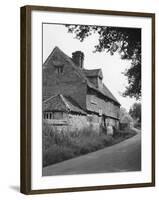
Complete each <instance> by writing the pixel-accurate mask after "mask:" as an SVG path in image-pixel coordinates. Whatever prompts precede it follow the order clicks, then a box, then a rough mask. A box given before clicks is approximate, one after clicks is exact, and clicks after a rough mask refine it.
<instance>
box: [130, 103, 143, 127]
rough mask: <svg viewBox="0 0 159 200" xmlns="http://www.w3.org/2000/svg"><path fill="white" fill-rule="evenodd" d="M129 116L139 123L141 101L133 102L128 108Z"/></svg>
mask: <svg viewBox="0 0 159 200" xmlns="http://www.w3.org/2000/svg"><path fill="white" fill-rule="evenodd" d="M129 114H130V115H131V117H132V118H133V119H135V120H137V122H139V123H141V103H134V104H133V106H132V107H131V108H130V110H129Z"/></svg>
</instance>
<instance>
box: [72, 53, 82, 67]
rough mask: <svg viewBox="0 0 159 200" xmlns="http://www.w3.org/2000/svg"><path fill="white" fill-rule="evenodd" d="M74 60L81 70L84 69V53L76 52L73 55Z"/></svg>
mask: <svg viewBox="0 0 159 200" xmlns="http://www.w3.org/2000/svg"><path fill="white" fill-rule="evenodd" d="M72 60H73V62H74V63H75V65H77V66H78V67H80V68H81V69H83V63H84V53H83V52H82V51H75V52H73V53H72Z"/></svg>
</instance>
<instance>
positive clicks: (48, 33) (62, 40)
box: [43, 24, 136, 111]
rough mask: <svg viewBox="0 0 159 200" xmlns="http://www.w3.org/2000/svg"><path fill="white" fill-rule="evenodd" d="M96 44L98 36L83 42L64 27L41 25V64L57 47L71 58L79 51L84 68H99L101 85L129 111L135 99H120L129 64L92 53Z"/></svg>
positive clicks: (115, 56) (109, 56)
mask: <svg viewBox="0 0 159 200" xmlns="http://www.w3.org/2000/svg"><path fill="white" fill-rule="evenodd" d="M97 43H98V35H97V34H93V35H92V36H90V37H88V38H86V39H85V40H84V41H83V42H80V41H79V40H78V39H75V38H74V35H73V34H71V33H68V32H67V28H66V27H65V26H64V25H60V24H59V25H58V24H43V63H44V62H45V60H46V59H47V57H48V56H49V54H50V53H51V52H52V50H53V49H54V47H56V46H58V47H59V48H60V49H61V50H62V51H63V52H64V53H65V54H67V55H68V56H70V57H72V52H75V51H77V50H80V51H82V52H83V53H84V68H85V69H96V68H101V69H102V72H103V83H104V84H105V85H106V86H107V87H108V88H109V90H110V91H111V92H112V93H113V95H114V96H115V97H116V98H117V100H118V101H119V102H120V104H121V106H122V107H124V108H126V110H127V111H129V109H130V107H131V106H132V105H133V103H135V102H136V99H134V98H129V97H122V95H121V94H122V92H123V91H124V90H125V87H126V86H127V83H128V82H127V77H126V76H124V75H123V74H122V72H124V71H125V70H126V69H128V68H129V67H130V64H131V62H130V61H128V60H122V59H120V55H119V54H118V53H116V54H115V55H113V56H111V55H110V54H109V53H106V52H102V53H101V52H100V53H99V52H96V53H93V50H94V46H95V45H96V44H97Z"/></svg>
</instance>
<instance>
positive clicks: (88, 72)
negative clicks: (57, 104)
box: [43, 47, 120, 105]
mask: <svg viewBox="0 0 159 200" xmlns="http://www.w3.org/2000/svg"><path fill="white" fill-rule="evenodd" d="M55 52H56V53H59V54H61V55H62V56H63V58H64V60H65V62H68V63H69V65H70V67H72V68H73V69H74V71H76V73H77V74H78V76H79V77H80V78H81V79H82V80H84V81H86V83H87V86H88V87H89V88H91V89H93V90H95V91H96V92H98V93H100V94H102V95H104V96H105V97H107V98H109V99H111V100H113V101H114V102H116V103H117V104H119V105H120V103H119V102H118V101H117V99H116V98H115V97H114V95H113V94H112V93H111V92H110V90H109V89H108V88H107V87H106V86H105V85H104V84H103V88H102V89H101V88H97V87H96V86H95V85H94V84H93V83H91V82H90V81H89V79H88V77H87V76H89V75H97V74H98V75H100V76H102V71H101V69H93V70H87V69H81V68H79V67H77V66H76V65H75V63H74V62H73V61H72V59H71V58H70V57H69V56H67V55H66V54H65V53H64V52H63V51H61V50H60V49H59V48H58V47H55V48H54V49H53V51H52V52H51V54H50V55H49V57H48V58H47V59H46V61H45V62H44V64H43V66H44V68H45V66H47V64H48V62H49V60H50V58H51V57H52V56H53V54H54V53H55Z"/></svg>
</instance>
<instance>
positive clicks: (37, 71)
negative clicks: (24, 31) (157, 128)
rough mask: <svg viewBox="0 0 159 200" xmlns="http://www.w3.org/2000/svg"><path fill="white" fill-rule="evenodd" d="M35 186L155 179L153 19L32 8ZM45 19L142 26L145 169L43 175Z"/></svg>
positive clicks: (65, 186)
mask: <svg viewBox="0 0 159 200" xmlns="http://www.w3.org/2000/svg"><path fill="white" fill-rule="evenodd" d="M31 16H32V22H31V23H32V27H31V30H32V33H31V38H32V49H31V52H32V56H31V57H32V63H31V68H32V130H31V131H32V132H31V133H32V138H31V140H32V144H31V145H32V152H31V157H32V160H31V163H32V166H31V171H32V175H31V182H32V185H31V188H32V189H33V190H35V189H53V188H68V187H84V186H98V185H116V184H133V183H149V182H151V19H150V18H146V17H145V18H142V17H126V16H111V15H95V14H93V15H92V14H91V15H90V14H73V13H60V12H45V11H32V15H31ZM42 22H48V23H68V24H89V25H91V24H92V25H93V24H96V25H106V26H122V27H138V28H142V171H141V172H125V173H105V174H88V175H67V176H50V177H42V156H41V152H42V123H41V122H42V119H41V116H42V115H41V108H42V68H41V67H42ZM99 22H100V23H99Z"/></svg>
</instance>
